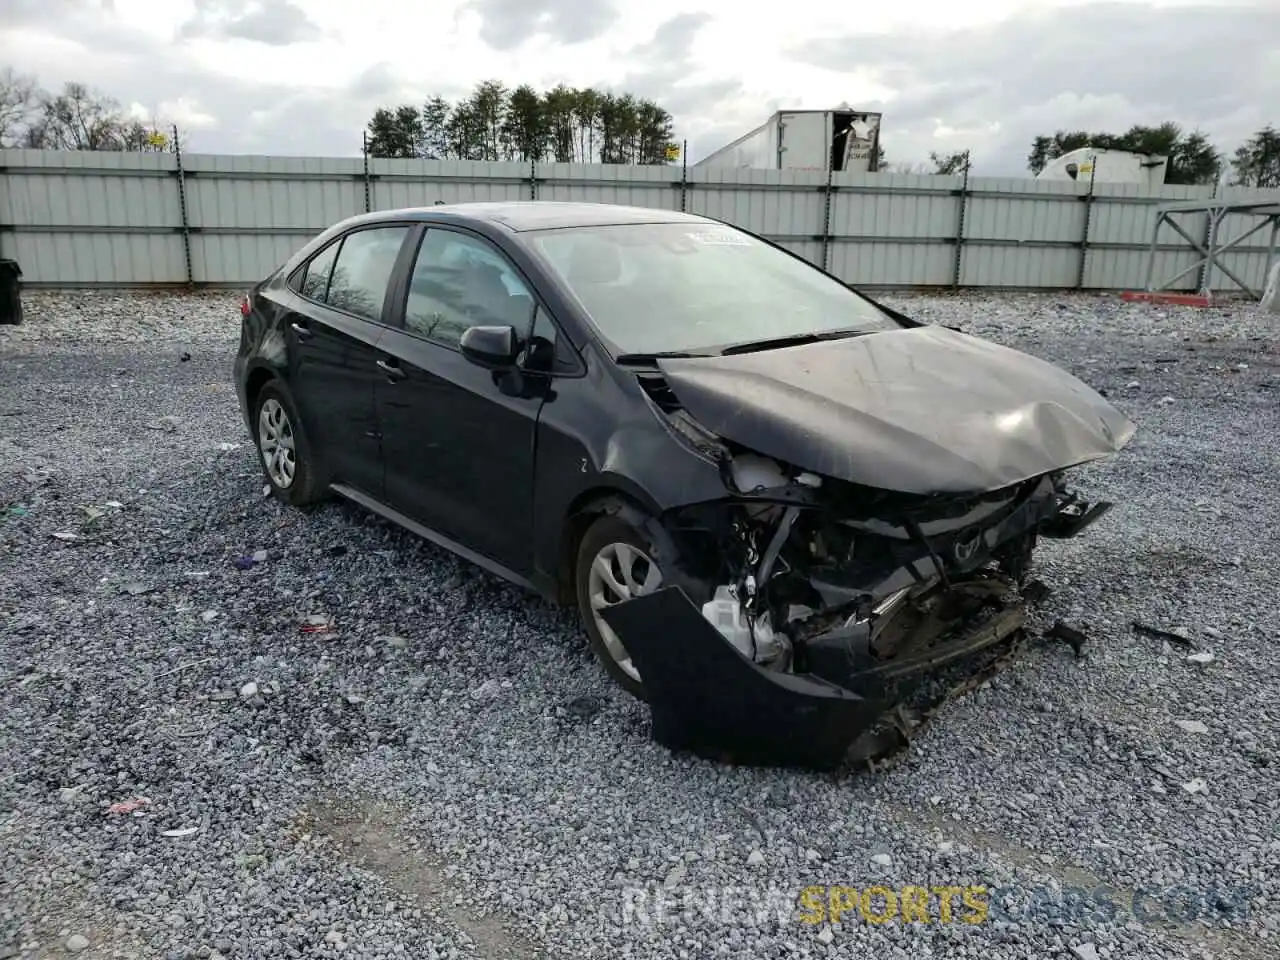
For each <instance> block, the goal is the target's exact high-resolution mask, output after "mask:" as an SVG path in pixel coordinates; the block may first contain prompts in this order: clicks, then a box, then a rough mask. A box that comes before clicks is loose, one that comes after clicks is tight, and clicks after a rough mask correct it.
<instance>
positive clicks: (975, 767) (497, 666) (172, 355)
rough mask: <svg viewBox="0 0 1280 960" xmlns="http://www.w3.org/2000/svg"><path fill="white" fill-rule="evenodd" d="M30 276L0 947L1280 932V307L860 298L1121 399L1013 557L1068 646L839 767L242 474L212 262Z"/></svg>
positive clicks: (118, 951) (1104, 955) (1225, 936)
mask: <svg viewBox="0 0 1280 960" xmlns="http://www.w3.org/2000/svg"><path fill="white" fill-rule="evenodd" d="M25 299H26V301H27V311H26V313H27V320H26V323H25V324H24V325H23V326H21V327H12V328H0V364H3V370H4V377H3V378H0V583H3V584H4V585H5V587H4V589H3V590H0V871H2V873H0V957H6V956H8V957H22V958H24V960H26V958H36V957H44V956H60V955H69V954H76V955H78V956H81V957H95V958H96V957H103V958H108V957H115V956H132V957H144V958H151V957H155V958H164V960H169V958H218V957H221V958H227V960H230V958H233V957H234V958H240V957H254V958H256V957H268V956H272V957H274V956H299V957H301V956H307V957H338V956H342V957H369V958H384V957H410V958H414V960H419V958H422V960H432V958H434V960H441V958H454V960H470V958H481V957H483V958H498V957H501V958H508V957H509V958H525V957H547V958H551V957H566V958H567V957H575V958H576V957H583V958H587V957H599V958H610V960H612V958H636V960H641V958H643V960H650V958H652V960H662V958H697V960H702V958H707V957H720V956H750V957H753V958H762V960H763V958H775V957H787V958H804V957H813V958H818V957H834V956H853V955H857V956H861V955H867V956H877V957H885V958H890V957H902V958H908V957H911V958H914V957H923V956H948V957H951V956H968V957H984V958H996V960H1002V958H1009V960H1013V958H1023V957H1029V956H1035V957H1071V956H1075V957H1081V958H1085V960H1088V958H1094V957H1096V958H1101V960H1119V958H1122V957H1144V958H1146V957H1158V958H1174V957H1192V956H1197V957H1198V956H1202V955H1213V956H1219V957H1239V958H1254V957H1256V958H1262V957H1268V956H1274V955H1275V953H1276V950H1277V940H1278V939H1280V925H1278V924H1277V921H1276V920H1275V918H1274V917H1273V916H1272V915H1271V914H1270V913H1269V912H1268V911H1267V909H1266V907H1265V905H1266V904H1268V903H1274V902H1276V900H1277V897H1278V896H1280V827H1278V826H1277V824H1278V823H1280V816H1278V814H1280V799H1278V798H1277V793H1276V790H1275V778H1276V771H1277V767H1278V765H1280V752H1278V749H1280V748H1278V747H1277V745H1278V744H1280V708H1277V706H1276V704H1277V703H1278V702H1280V614H1278V613H1277V604H1276V602H1275V601H1276V598H1275V587H1274V584H1275V583H1276V582H1277V580H1280V541H1277V539H1276V538H1275V537H1274V536H1273V535H1272V532H1271V529H1270V528H1271V527H1272V526H1274V523H1273V522H1272V520H1273V518H1274V517H1275V516H1277V515H1280V487H1278V486H1277V484H1276V482H1275V474H1276V466H1277V465H1276V460H1275V457H1274V454H1273V453H1272V452H1271V450H1272V449H1273V448H1274V437H1276V436H1277V435H1280V404H1277V402H1276V401H1277V397H1280V363H1278V362H1277V361H1278V357H1280V353H1278V350H1277V343H1278V340H1280V333H1278V332H1277V329H1276V327H1275V324H1274V317H1272V316H1268V315H1265V314H1262V313H1260V312H1259V311H1258V310H1257V309H1256V307H1255V306H1251V305H1244V304H1236V305H1222V306H1215V307H1212V308H1209V309H1201V310H1197V309H1194V308H1182V307H1165V306H1152V305H1145V304H1128V303H1122V302H1121V301H1119V299H1118V298H1114V297H1095V296H1077V295H1048V294H1044V295H1030V294H1028V295H1016V296H1015V295H1010V296H995V295H987V294H960V295H940V296H906V295H891V296H885V297H884V298H883V299H884V300H885V301H886V302H887V303H889V304H890V305H892V306H895V307H899V308H904V309H906V310H907V311H908V312H910V313H912V314H913V315H915V316H917V317H920V318H921V319H924V320H928V321H937V322H942V323H946V324H949V325H953V326H957V327H960V328H961V329H964V330H965V331H967V332H971V333H976V334H979V335H982V336H986V337H990V338H992V339H994V340H997V341H999V342H1002V343H1005V344H1008V345H1010V346H1014V347H1017V348H1019V349H1023V350H1027V351H1029V352H1031V353H1035V354H1037V355H1039V356H1043V357H1045V358H1046V359H1049V360H1052V361H1054V362H1056V363H1059V364H1061V365H1063V366H1064V367H1066V368H1067V369H1069V370H1071V371H1072V372H1073V373H1075V374H1077V375H1078V376H1080V377H1081V378H1082V379H1084V380H1085V381H1087V382H1088V383H1090V384H1091V385H1092V386H1094V387H1095V388H1097V389H1100V390H1103V391H1105V392H1106V393H1107V395H1108V396H1109V397H1110V398H1111V399H1112V400H1113V402H1115V403H1116V404H1117V405H1118V406H1120V407H1121V408H1122V409H1123V410H1124V411H1125V412H1126V413H1127V414H1128V415H1129V416H1131V417H1132V418H1133V419H1134V420H1135V421H1136V422H1137V423H1138V426H1139V433H1138V435H1137V437H1136V438H1135V440H1134V441H1133V442H1132V443H1131V444H1130V446H1129V447H1128V448H1127V449H1126V450H1125V451H1124V452H1123V453H1122V454H1121V455H1120V456H1118V457H1117V458H1115V459H1114V460H1111V461H1108V462H1105V463H1102V464H1098V465H1094V466H1090V467H1087V468H1085V469H1083V470H1082V471H1081V472H1080V474H1079V476H1080V486H1081V487H1082V488H1083V489H1082V492H1083V493H1085V494H1086V495H1088V496H1091V497H1098V498H1101V499H1107V500H1112V501H1114V502H1115V503H1116V507H1115V509H1114V510H1112V511H1111V513H1110V514H1108V515H1107V516H1106V517H1105V518H1104V519H1103V520H1102V521H1101V522H1100V523H1099V524H1097V525H1096V526H1095V527H1093V528H1092V529H1090V530H1089V531H1088V532H1087V533H1086V534H1085V535H1084V536H1083V537H1082V538H1080V539H1079V540H1078V541H1067V542H1065V543H1047V544H1045V545H1044V546H1043V547H1042V548H1041V551H1040V553H1039V554H1038V559H1039V561H1040V562H1039V565H1038V567H1037V569H1036V572H1035V576H1036V577H1037V578H1038V579H1039V580H1041V581H1043V583H1044V585H1045V587H1046V588H1047V589H1046V591H1045V592H1044V594H1043V596H1042V597H1041V599H1040V600H1039V602H1038V603H1037V604H1036V605H1035V606H1034V607H1033V608H1032V610H1031V612H1030V614H1029V617H1030V622H1029V631H1030V633H1031V635H1043V634H1045V633H1046V632H1047V631H1049V630H1050V629H1051V628H1052V626H1053V625H1054V624H1055V623H1058V622H1060V621H1061V622H1062V623H1064V624H1080V625H1087V628H1088V638H1089V639H1088V644H1087V647H1086V651H1087V655H1086V656H1084V657H1082V658H1079V659H1077V658H1076V657H1075V656H1073V655H1072V651H1071V649H1070V648H1069V647H1067V646H1066V645H1065V644H1062V643H1048V642H1045V643H1036V644H1031V645H1029V646H1028V648H1027V649H1026V650H1025V651H1024V653H1023V654H1022V655H1020V656H1019V658H1018V659H1017V661H1016V662H1015V664H1014V665H1013V666H1012V667H1011V668H1010V669H1009V670H1007V671H1005V672H1004V673H1002V674H1000V675H999V676H997V677H995V678H994V679H992V680H991V681H990V682H988V683H987V684H985V685H983V686H982V687H981V688H979V689H977V690H975V691H973V692H972V693H969V694H967V695H966V696H965V697H963V698H962V699H961V700H959V701H957V702H955V703H953V704H950V705H949V706H948V707H947V708H945V709H944V710H943V712H942V713H941V714H940V715H939V717H938V718H937V720H936V721H935V723H934V724H933V725H932V727H931V728H930V730H929V731H928V732H927V733H926V734H925V735H924V736H923V737H922V738H921V739H920V740H919V741H918V742H917V743H916V744H914V746H913V747H912V750H911V752H910V755H909V757H908V758H907V759H906V761H905V762H903V763H901V764H899V765H898V766H896V767H895V768H894V769H893V770H892V771H891V772H889V773H887V774H882V775H867V774H864V775H857V776H851V777H847V778H832V777H830V776H818V775H813V774H803V773H796V772H793V771H777V770H756V769H742V768H732V767H726V766H721V765H717V764H713V763H709V762H705V761H700V760H696V759H692V758H689V757H685V756H673V755H671V754H670V753H668V752H667V751H665V750H664V749H662V748H660V747H658V746H657V745H655V744H654V743H653V742H652V741H651V740H650V739H649V735H648V727H647V724H648V717H647V712H646V710H645V708H644V706H643V705H642V704H640V703H638V702H636V701H634V700H632V699H630V698H628V697H627V696H626V695H625V694H623V693H621V692H620V691H618V690H616V689H614V688H613V687H612V686H611V685H610V684H609V682H608V681H607V679H606V678H605V676H604V673H603V671H601V670H600V669H598V668H597V667H596V666H595V664H594V663H593V662H592V660H591V659H590V657H589V655H588V653H587V649H586V645H585V642H584V640H583V637H582V635H581V632H580V629H579V627H578V625H577V622H576V619H575V616H574V615H573V613H572V612H570V611H566V610H559V609H556V608H553V607H551V606H550V605H548V604H547V603H546V602H544V601H543V600H541V599H539V598H536V597H533V596H531V595H528V594H526V593H524V592H522V591H521V590H518V589H516V588H515V587H512V586H509V585H506V584H504V583H502V582H500V581H498V580H496V579H495V578H493V577H492V576H490V575H488V574H486V573H483V572H481V571H480V570H479V569H477V568H474V567H472V566H470V565H469V564H467V563H465V562H463V561H461V560H458V559H456V558H454V557H452V556H450V555H448V554H446V553H443V552H442V551H441V550H439V549H437V548H436V547H434V546H432V545H430V544H428V543H426V542H424V541H422V540H420V539H418V538H416V537H414V536H413V535H411V534H408V533H405V532H403V531H400V530H398V529H395V528H393V527H391V526H390V525H388V524H387V523H385V522H383V521H382V520H380V519H378V518H376V517H374V516H373V515H371V514H369V513H367V512H365V511H362V510H361V509H359V508H357V507H355V506H352V505H350V504H346V503H342V502H332V503H328V504H325V505H322V506H320V507H318V508H316V509H314V510H310V511H306V512H303V511H298V510H294V509H290V508H287V507H285V506H283V505H282V504H280V503H279V502H277V501H276V500H275V499H273V498H268V497H264V496H263V495H262V475H261V470H260V467H259V465H258V462H257V460H256V458H255V453H254V449H253V446H252V444H251V442H249V441H248V439H247V432H246V428H245V425H244V422H243V420H242V419H241V417H240V414H239V411H238V409H237V407H236V402H235V394H234V390H233V387H232V384H231V380H230V376H231V361H232V358H233V356H234V352H235V349H236V344H237V342H238V336H239V312H238V310H237V299H236V295H235V294H234V293H229V292H221V293H207V294H194V295H185V294H153V293H146V294H133V293H116V292H112V293H93V292H80V293H45V292H40V291H35V292H28V293H26V294H25ZM1166 398H1169V402H1163V401H1164V400H1165V399H1166ZM158 424H164V426H163V427H159V428H158V427H157V425H158ZM259 556H261V558H262V559H258V557H259ZM242 558H247V559H248V560H249V561H250V562H249V563H248V564H246V565H244V566H243V568H240V567H239V565H238V564H237V562H236V561H237V560H238V559H242ZM1134 622H1138V623H1141V624H1145V625H1149V626H1151V627H1154V628H1156V629H1158V630H1163V631H1165V632H1167V633H1169V634H1171V635H1172V636H1174V637H1179V638H1185V639H1186V640H1187V641H1188V644H1189V648H1188V649H1184V648H1182V647H1181V646H1178V645H1177V644H1176V643H1171V642H1170V641H1169V640H1167V639H1165V640H1162V639H1156V638H1152V637H1147V636H1142V635H1139V634H1137V633H1135V632H1134V630H1133V628H1132V624H1133V623H1134ZM1210 650H1211V651H1212V652H1211V653H1210V652H1209V651H1210ZM920 888H924V891H923V892H924V896H925V899H924V900H918V899H917V897H918V896H919V894H918V893H917V891H919V890H920ZM925 917H927V918H928V920H929V921H930V922H923V920H924V919H925Z"/></svg>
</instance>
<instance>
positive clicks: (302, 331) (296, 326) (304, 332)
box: [289, 322, 311, 340]
mask: <svg viewBox="0 0 1280 960" xmlns="http://www.w3.org/2000/svg"><path fill="white" fill-rule="evenodd" d="M289 326H291V327H292V328H293V332H294V333H296V334H297V335H298V339H299V340H305V339H307V337H309V336H311V331H310V330H308V329H307V328H306V327H304V326H303V325H302V324H300V323H297V322H294V323H291V324H289Z"/></svg>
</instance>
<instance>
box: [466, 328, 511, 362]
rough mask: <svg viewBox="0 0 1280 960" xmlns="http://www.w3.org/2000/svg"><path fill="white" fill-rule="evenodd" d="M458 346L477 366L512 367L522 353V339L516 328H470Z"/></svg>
mask: <svg viewBox="0 0 1280 960" xmlns="http://www.w3.org/2000/svg"><path fill="white" fill-rule="evenodd" d="M458 346H459V347H461V348H462V355H463V356H464V357H466V358H467V359H468V360H470V361H471V362H472V363H474V364H476V366H480V367H489V368H496V367H511V366H514V365H515V362H516V355H517V354H518V353H519V351H520V338H519V337H518V336H517V335H516V328H515V327H468V328H467V329H466V330H464V331H463V333H462V339H461V340H460V341H459V342H458Z"/></svg>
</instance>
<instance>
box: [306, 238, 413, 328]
mask: <svg viewBox="0 0 1280 960" xmlns="http://www.w3.org/2000/svg"><path fill="white" fill-rule="evenodd" d="M408 233H409V227H408V225H405V226H395V227H375V228H373V229H370V230H357V231H356V232H355V233H349V234H347V236H346V237H345V238H344V239H343V241H342V247H341V249H340V250H339V251H338V259H337V262H336V263H335V264H334V265H333V271H332V275H331V276H330V278H329V289H328V293H327V295H326V296H325V297H324V301H325V302H326V303H328V304H329V306H331V307H334V308H335V309H337V310H345V311H346V312H347V313H352V314H355V315H356V316H357V317H364V318H365V319H366V320H381V319H382V301H383V300H384V299H385V298H386V295H387V285H388V283H389V282H390V281H391V273H392V271H393V270H394V269H395V265H396V257H398V256H399V255H400V247H401V245H402V244H403V243H404V238H405V237H406V236H407V235H408ZM326 252H327V251H326ZM322 256H323V254H322ZM312 263H313V265H314V264H315V261H312ZM310 279H311V271H310V270H308V271H307V280H308V281H309V280H310ZM317 299H319V298H317Z"/></svg>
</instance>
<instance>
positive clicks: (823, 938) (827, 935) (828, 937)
mask: <svg viewBox="0 0 1280 960" xmlns="http://www.w3.org/2000/svg"><path fill="white" fill-rule="evenodd" d="M835 938H836V935H835V934H834V933H832V932H831V928H830V927H823V928H822V932H821V933H819V934H818V942H819V943H831V942H832V941H833V940H835Z"/></svg>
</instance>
